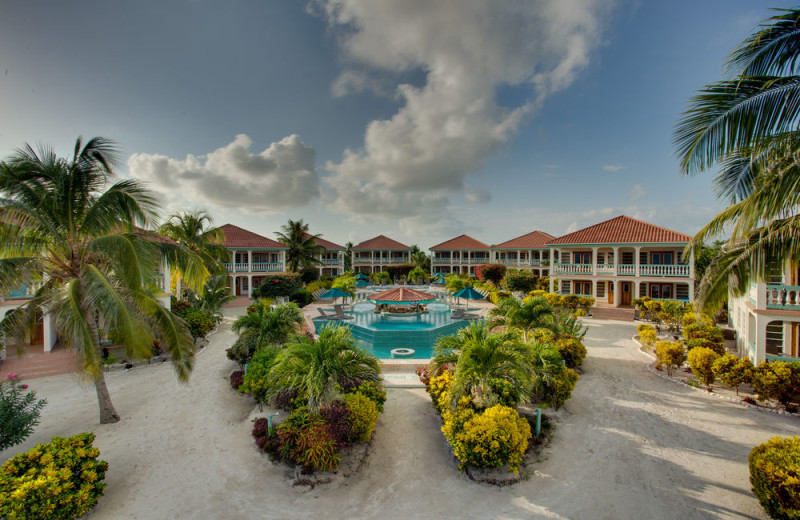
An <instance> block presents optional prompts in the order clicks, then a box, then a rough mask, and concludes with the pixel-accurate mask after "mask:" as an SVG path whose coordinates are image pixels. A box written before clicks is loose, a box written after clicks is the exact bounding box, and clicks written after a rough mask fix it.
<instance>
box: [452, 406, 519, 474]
mask: <svg viewBox="0 0 800 520" xmlns="http://www.w3.org/2000/svg"><path fill="white" fill-rule="evenodd" d="M470 412H471V413H470ZM452 415H457V416H458V417H457V418H454V419H452V420H451V424H455V423H456V422H457V423H459V425H461V427H459V428H447V427H444V426H443V427H442V432H443V433H444V434H445V437H447V440H448V441H449V442H450V445H451V446H452V447H453V452H454V453H455V455H456V457H457V458H458V460H459V461H460V462H461V467H462V468H463V467H464V466H473V467H478V468H499V467H501V466H504V465H506V464H508V466H509V471H513V472H517V471H519V464H520V463H521V462H522V459H523V457H524V456H525V451H526V450H527V449H528V439H530V437H531V427H530V425H529V424H528V421H526V420H525V419H523V418H521V417H520V416H519V414H518V413H517V411H516V410H514V409H513V408H510V407H508V406H503V405H501V404H498V405H495V406H492V407H491V408H487V409H486V410H485V411H484V412H483V413H481V414H477V413H474V411H472V410H471V409H465V410H462V411H460V412H458V411H457V412H455V413H454V414H452Z"/></svg>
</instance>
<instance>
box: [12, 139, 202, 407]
mask: <svg viewBox="0 0 800 520" xmlns="http://www.w3.org/2000/svg"><path fill="white" fill-rule="evenodd" d="M115 151H116V150H115V148H114V146H113V145H112V144H111V143H110V142H109V141H108V140H106V139H103V138H100V137H96V138H94V139H91V140H90V141H89V142H87V143H86V144H85V145H83V144H82V142H81V139H80V138H78V140H77V141H76V143H75V150H74V154H73V156H72V157H71V158H61V157H58V156H56V154H55V152H54V151H53V150H52V149H50V148H45V147H43V148H41V149H40V150H39V151H38V152H37V151H35V150H34V149H33V148H31V147H30V146H29V145H26V146H25V147H24V148H22V149H19V150H17V151H16V153H14V154H13V155H12V156H11V157H10V158H9V159H8V160H7V161H4V162H2V163H0V197H1V198H0V288H3V289H7V288H9V287H14V286H17V285H19V284H20V283H24V282H26V281H29V280H32V279H42V280H43V284H42V286H41V288H40V289H38V290H37V291H36V292H35V293H34V295H33V297H32V298H31V299H30V300H29V301H28V303H26V304H25V305H23V306H22V307H20V308H19V309H18V311H17V312H14V313H11V314H9V315H8V316H6V317H5V318H4V319H3V320H2V321H0V335H2V337H3V340H4V341H13V340H15V339H19V338H21V337H22V336H23V335H24V332H25V331H26V330H28V328H29V327H30V326H31V324H32V323H33V322H34V321H35V319H36V316H37V315H41V314H42V313H49V314H50V316H51V317H52V319H53V323H54V326H55V330H56V332H57V334H58V336H59V337H60V338H61V341H63V343H64V344H65V346H66V347H67V348H72V349H75V350H76V351H77V352H78V355H79V357H80V359H81V366H82V368H83V372H84V373H85V374H86V375H87V376H88V377H89V378H91V379H92V380H94V385H95V390H96V392H97V399H98V403H99V406H100V422H101V423H110V422H116V421H118V420H119V415H118V414H117V412H116V409H115V408H114V405H113V403H112V401H111V396H110V395H109V392H108V388H107V386H106V382H105V379H104V377H103V369H102V366H103V363H102V355H101V349H100V337H99V333H98V329H99V328H100V327H102V328H104V329H106V330H113V331H114V336H115V337H116V338H117V339H118V341H119V342H120V343H121V345H122V346H123V348H124V349H125V353H126V355H127V356H128V357H130V358H141V357H147V356H149V355H151V354H152V345H153V339H154V338H155V337H158V338H159V339H160V340H161V342H162V345H163V347H164V349H165V350H166V351H167V352H168V353H169V354H170V356H171V358H172V363H173V366H174V367H175V371H176V373H177V375H178V378H179V379H180V380H181V381H186V380H187V379H188V377H189V373H190V372H191V369H192V365H193V363H194V342H193V341H192V336H191V334H190V333H189V330H188V328H187V326H186V324H185V323H184V322H183V320H181V319H180V318H178V317H177V316H175V315H174V314H172V313H171V312H170V311H169V310H167V309H165V308H164V307H162V306H161V305H160V303H159V301H158V300H157V298H156V296H155V294H156V293H155V285H154V282H155V281H154V275H155V273H157V271H158V269H159V268H160V267H161V265H162V262H164V261H166V263H167V264H168V265H172V266H175V267H177V268H179V269H180V270H181V271H182V272H184V273H185V275H186V279H187V282H188V283H189V284H190V286H192V287H196V288H198V289H200V288H201V287H202V284H203V283H204V282H205V279H206V277H207V276H208V271H207V270H206V268H205V267H204V266H203V263H202V261H200V259H199V258H198V257H197V256H196V255H194V254H193V253H192V252H191V251H189V250H188V249H187V248H185V247H184V246H181V245H177V244H173V243H165V242H163V241H159V240H156V239H155V238H154V236H153V234H151V233H148V232H145V231H142V230H141V228H139V227H137V226H142V227H147V226H148V225H150V224H151V223H152V222H154V220H155V217H156V211H157V209H158V203H157V200H156V198H155V197H154V195H153V194H152V193H151V192H149V191H148V190H146V189H145V188H144V187H143V186H142V185H141V184H140V183H139V182H138V181H137V180H135V179H126V180H120V181H118V182H116V183H115V184H113V185H111V186H110V187H108V188H107V189H105V188H106V187H107V183H108V181H109V180H110V179H112V178H114V173H113V169H112V166H113V164H114V163H115V156H116V154H115ZM104 189H105V191H103V190H104Z"/></svg>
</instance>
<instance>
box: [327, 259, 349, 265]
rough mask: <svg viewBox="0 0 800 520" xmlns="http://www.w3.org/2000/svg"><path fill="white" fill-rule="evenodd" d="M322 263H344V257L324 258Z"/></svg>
mask: <svg viewBox="0 0 800 520" xmlns="http://www.w3.org/2000/svg"><path fill="white" fill-rule="evenodd" d="M322 265H344V258H323V259H322Z"/></svg>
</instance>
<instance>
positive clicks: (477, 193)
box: [464, 188, 492, 203]
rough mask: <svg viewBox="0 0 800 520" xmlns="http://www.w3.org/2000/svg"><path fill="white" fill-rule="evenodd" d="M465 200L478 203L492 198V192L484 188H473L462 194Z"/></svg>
mask: <svg viewBox="0 0 800 520" xmlns="http://www.w3.org/2000/svg"><path fill="white" fill-rule="evenodd" d="M464 198H465V199H466V200H467V202H473V203H480V202H489V201H490V200H492V194H491V193H490V192H489V190H487V189H486V188H473V189H470V190H467V192H466V193H465V194H464Z"/></svg>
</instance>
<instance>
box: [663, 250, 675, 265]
mask: <svg viewBox="0 0 800 520" xmlns="http://www.w3.org/2000/svg"><path fill="white" fill-rule="evenodd" d="M661 260H662V262H664V264H665V265H672V263H673V262H672V251H670V252H667V253H663V255H662V257H661Z"/></svg>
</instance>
